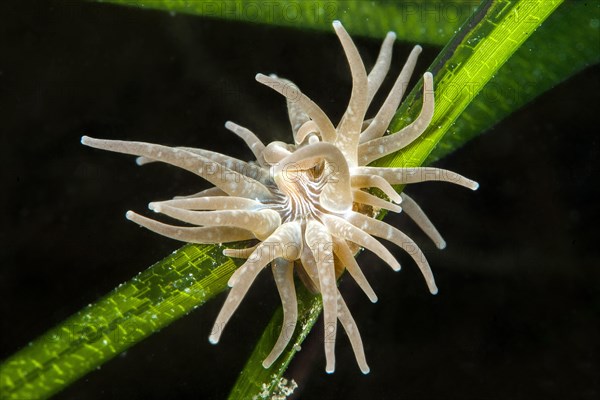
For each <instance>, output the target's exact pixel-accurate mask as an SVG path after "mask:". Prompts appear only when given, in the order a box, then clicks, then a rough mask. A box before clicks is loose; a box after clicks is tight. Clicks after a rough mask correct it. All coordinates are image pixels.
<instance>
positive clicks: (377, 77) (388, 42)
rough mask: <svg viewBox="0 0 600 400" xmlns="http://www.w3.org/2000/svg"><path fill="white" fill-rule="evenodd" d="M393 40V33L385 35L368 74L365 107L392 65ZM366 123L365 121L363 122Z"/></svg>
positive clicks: (394, 38) (394, 36)
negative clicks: (367, 92)
mask: <svg viewBox="0 0 600 400" xmlns="http://www.w3.org/2000/svg"><path fill="white" fill-rule="evenodd" d="M394 40H396V34H395V33H394V32H388V33H387V35H385V39H384V40H383V43H382V44H381V49H380V50H379V55H378V56H377V60H376V61H375V65H374V66H373V69H371V72H369V77H368V80H369V95H368V96H367V107H368V106H369V104H371V101H373V97H375V94H376V93H377V91H378V90H379V88H380V87H381V84H382V83H383V80H384V79H385V76H386V75H387V73H388V71H389V70H390V64H391V63H392V49H393V48H394ZM365 122H366V121H365Z"/></svg>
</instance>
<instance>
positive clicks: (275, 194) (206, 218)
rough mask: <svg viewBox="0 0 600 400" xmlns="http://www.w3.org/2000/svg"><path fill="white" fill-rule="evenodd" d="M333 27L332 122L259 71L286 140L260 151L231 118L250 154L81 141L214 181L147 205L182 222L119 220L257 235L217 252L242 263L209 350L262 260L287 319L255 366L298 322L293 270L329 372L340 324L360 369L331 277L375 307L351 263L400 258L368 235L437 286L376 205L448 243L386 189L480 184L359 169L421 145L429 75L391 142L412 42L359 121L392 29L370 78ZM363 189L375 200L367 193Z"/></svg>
mask: <svg viewBox="0 0 600 400" xmlns="http://www.w3.org/2000/svg"><path fill="white" fill-rule="evenodd" d="M333 28H334V29H335V32H336V34H337V36H338V38H339V40H340V42H341V44H342V47H343V49H344V52H345V54H346V57H347V59H348V63H349V65H350V71H351V74H352V92H351V96H350V101H349V104H348V107H347V108H346V111H345V113H344V115H343V117H342V118H341V120H340V122H339V123H338V124H337V126H336V125H334V124H333V123H332V122H331V120H330V119H329V117H328V116H327V115H326V114H325V113H324V112H323V110H321V108H320V107H319V106H318V105H317V104H315V103H314V102H313V101H312V100H310V99H309V98H308V97H307V96H306V95H305V94H304V93H302V92H301V91H300V89H299V88H298V87H297V86H296V85H295V84H293V83H292V82H290V81H288V80H284V79H281V78H278V77H277V76H274V75H271V76H265V75H262V74H258V75H256V80H257V81H258V82H260V83H262V84H264V85H266V86H269V87H270V88H272V89H274V90H275V91H277V92H279V93H281V94H282V95H283V96H285V97H286V99H287V107H288V113H289V118H290V123H291V126H292V133H293V139H294V142H293V143H292V144H286V143H284V142H272V143H269V144H268V145H264V144H263V143H262V142H261V140H260V139H259V138H258V137H256V135H254V133H252V132H251V131H249V130H248V129H246V128H243V127H241V126H239V125H237V124H235V123H233V122H227V123H225V127H226V128H227V129H228V130H230V131H232V132H233V133H235V134H236V135H238V136H239V137H240V138H242V139H243V140H244V141H245V143H246V144H247V145H248V147H249V148H250V149H251V151H252V152H253V154H254V156H255V157H256V160H255V161H250V162H244V161H241V160H238V159H235V158H232V157H229V156H226V155H223V154H220V153H216V152H212V151H208V150H203V149H196V148H188V147H166V146H161V145H157V144H150V143H142V142H131V141H117V140H102V139H94V138H91V137H87V136H84V137H82V139H81V142H82V143H83V144H85V145H87V146H91V147H95V148H99V149H104V150H110V151H114V152H119V153H125V154H132V155H136V156H139V158H138V159H137V162H138V164H140V165H142V164H146V163H149V162H154V161H161V162H164V163H167V164H172V165H175V166H177V167H180V168H183V169H185V170H188V171H190V172H192V173H194V174H196V175H198V176H200V177H202V178H204V179H206V180H207V181H209V182H210V183H212V184H213V185H214V187H212V188H210V189H207V190H204V191H202V192H200V193H197V194H195V195H192V196H187V197H176V198H174V199H171V200H166V201H158V202H152V203H150V204H149V208H150V209H151V210H153V211H155V212H157V213H162V214H165V215H167V216H169V217H172V218H175V219H177V220H180V221H183V222H185V223H188V224H191V225H192V226H172V225H167V224H165V223H162V222H158V221H155V220H152V219H149V218H146V217H144V216H142V215H139V214H136V213H134V212H133V211H128V212H127V214H126V216H127V218H128V219H130V220H132V221H134V222H136V223H138V224H140V225H142V226H144V227H146V228H148V229H150V230H152V231H154V232H157V233H159V234H161V235H164V236H167V237H170V238H173V239H176V240H180V241H184V242H191V243H226V242H235V241H241V240H247V239H255V240H257V241H258V243H257V244H256V245H254V246H252V247H249V248H243V249H226V250H224V254H225V255H227V256H230V257H239V258H245V259H246V261H245V262H244V264H243V265H242V266H241V267H239V269H237V270H236V271H235V273H234V274H233V275H232V276H231V278H230V279H229V282H228V284H229V286H230V287H231V290H230V292H229V294H228V296H227V299H226V300H225V304H224V305H223V307H222V309H221V311H220V313H219V315H218V317H217V320H216V322H215V326H214V328H213V330H212V333H211V334H210V338H209V340H210V342H211V343H217V342H218V341H219V338H220V335H221V333H222V332H223V328H224V327H225V325H226V324H227V322H228V321H229V319H230V318H231V316H232V314H233V313H234V312H235V310H236V309H237V307H238V306H239V305H240V302H241V301H242V299H243V298H244V296H245V294H246V292H247V291H248V289H249V287H250V285H251V284H252V283H253V281H254V279H255V278H256V276H257V275H258V274H259V273H260V271H262V269H263V268H264V267H265V266H267V265H268V264H271V269H272V272H273V276H274V278H275V283H276V285H277V289H278V291H279V294H280V296H281V302H282V305H283V312H284V321H283V327H285V328H286V329H285V330H284V329H283V328H282V330H281V333H280V335H279V338H278V340H277V342H276V344H275V346H274V347H273V349H272V351H271V353H270V354H269V355H268V356H267V358H266V359H265V360H264V362H263V365H264V366H265V368H267V367H269V366H270V365H271V364H272V363H273V362H274V361H275V360H276V359H277V358H278V357H279V355H280V354H281V353H282V351H283V350H284V348H285V347H286V345H287V344H288V342H289V340H290V336H289V335H287V334H286V332H290V330H289V328H290V327H291V328H294V327H295V325H296V321H297V300H296V292H295V286H294V272H295V273H296V274H297V275H298V276H299V278H300V279H301V280H302V282H303V283H304V284H305V285H306V286H307V287H308V288H309V289H311V290H312V291H314V292H315V293H320V294H321V296H322V299H323V309H324V322H325V339H326V340H325V341H324V343H325V357H326V371H327V372H329V373H331V372H333V371H334V368H335V354H334V347H335V335H336V327H337V320H338V319H339V321H340V323H341V324H342V326H343V327H344V330H345V331H346V334H347V335H348V337H349V339H350V342H351V345H352V348H353V350H354V353H355V356H356V360H357V362H358V365H359V367H360V369H361V371H362V372H363V373H365V374H366V373H368V372H369V367H368V365H367V362H366V358H365V354H364V349H363V344H362V340H361V337H360V333H359V331H358V329H357V327H356V323H355V322H354V319H353V318H352V315H351V314H350V311H349V310H348V307H347V306H346V304H345V302H344V299H343V298H342V296H341V294H340V292H339V290H338V288H337V285H336V282H337V279H338V277H339V276H340V275H341V274H342V272H343V271H344V270H345V269H347V270H348V272H349V273H350V275H351V276H352V277H353V278H354V279H355V280H356V282H357V283H358V285H359V286H360V287H361V288H362V290H363V291H364V292H365V294H366V295H367V296H368V298H369V299H370V300H371V301H372V302H376V301H377V296H376V295H375V293H374V291H373V289H372V288H371V286H370V285H369V283H368V282H367V280H366V279H365V276H364V275H363V273H362V272H361V269H360V267H359V266H358V264H357V262H356V260H355V258H354V256H355V254H356V253H357V252H358V250H360V249H361V248H365V249H368V250H370V251H372V252H374V253H375V254H376V255H378V256H379V257H380V258H381V259H382V260H383V261H385V262H386V263H387V264H389V265H390V266H391V267H392V269H393V270H395V271H398V270H400V264H399V262H398V261H397V260H396V259H395V258H394V256H393V255H392V254H391V253H390V252H389V251H388V250H387V249H386V248H385V247H384V246H383V245H382V244H381V243H380V242H379V241H378V240H376V239H375V238H374V236H376V237H379V238H382V239H386V240H388V241H390V242H392V243H394V244H396V245H398V246H399V247H401V248H402V249H404V250H405V251H407V252H408V253H409V254H410V255H411V256H412V258H413V259H414V261H415V262H416V264H417V266H418V267H419V268H420V270H421V272H422V273H423V276H424V277H425V281H426V282H427V285H428V287H429V290H430V292H431V293H433V294H435V293H437V287H436V285H435V281H434V278H433V274H432V272H431V269H430V267H429V264H428V262H427V260H426V258H425V256H424V255H423V253H422V251H421V250H420V249H419V247H418V246H417V245H416V244H415V243H414V242H413V241H412V240H411V239H410V238H409V237H408V236H407V235H405V234H404V233H402V232H401V231H400V230H398V229H396V228H394V227H393V226H391V225H388V224H386V223H385V222H382V221H380V220H379V219H377V218H376V217H377V215H378V214H379V212H380V211H381V210H388V211H391V212H400V211H401V210H402V209H401V207H400V206H399V205H398V204H400V203H402V205H403V208H404V211H405V212H406V213H407V214H408V215H409V216H410V217H411V218H412V219H413V220H414V221H416V223H417V224H418V225H419V226H420V227H421V228H422V229H423V230H424V231H425V233H426V234H427V235H428V236H429V237H430V238H431V239H432V240H433V241H434V242H435V244H436V245H437V247H438V248H440V249H442V248H444V247H445V242H444V240H443V239H442V237H441V235H440V234H439V232H438V231H437V230H436V229H435V227H434V226H433V224H432V223H431V222H430V221H429V219H428V218H427V217H426V215H425V214H424V213H423V211H422V210H421V208H419V206H418V205H417V204H416V203H415V202H414V201H413V200H412V199H411V198H410V197H408V196H407V195H406V194H404V193H401V194H398V193H397V192H396V191H395V190H394V188H393V187H392V185H396V184H402V185H404V184H410V183H416V182H423V181H432V180H436V181H447V182H452V183H456V184H459V185H461V186H465V187H467V188H470V189H472V190H475V189H477V187H478V184H477V183H476V182H474V181H472V180H470V179H467V178H465V177H463V176H461V175H459V174H456V173H454V172H450V171H447V170H443V169H438V168H418V167H415V168H378V167H369V166H367V165H368V164H369V163H371V162H372V161H374V160H377V159H379V158H381V157H383V156H385V155H387V154H391V153H394V152H397V151H399V150H401V149H403V148H404V147H406V146H407V145H409V144H410V143H411V142H413V141H414V140H415V139H416V138H418V137H419V136H420V135H421V134H422V133H423V132H424V131H425V129H426V128H427V126H428V125H429V123H430V122H431V118H432V116H433V111H434V96H433V75H432V74H431V73H429V72H426V73H425V74H424V75H423V81H424V88H423V106H422V110H421V113H420V115H419V116H418V118H416V119H415V120H414V121H413V122H412V123H411V124H410V125H408V126H407V127H405V128H403V129H401V130H400V131H398V132H394V133H392V134H389V135H385V134H386V130H387V127H388V126H389V124H390V121H391V119H392V117H393V115H394V113H395V112H396V110H397V108H398V105H399V103H400V99H401V98H402V95H403V91H404V89H405V88H406V86H407V83H408V81H409V79H410V76H411V74H412V72H413V70H414V68H415V64H416V61H417V57H418V55H419V53H420V52H421V47H420V46H415V47H414V49H413V50H412V52H411V53H410V55H409V57H408V60H407V61H406V64H405V65H404V67H403V68H402V71H401V72H400V75H399V76H398V78H397V79H396V81H395V83H394V85H393V87H392V89H391V91H390V93H389V95H388V96H387V98H386V99H385V101H384V103H383V105H382V107H381V108H380V109H379V111H378V112H377V113H376V115H375V116H374V117H373V118H371V119H366V118H365V114H366V112H367V108H368V107H369V105H370V103H371V101H372V100H373V97H374V95H375V93H376V92H377V90H378V89H379V87H380V86H381V83H382V82H383V80H384V77H385V76H386V74H387V72H388V70H389V66H390V61H391V54H392V46H393V42H394V39H395V34H394V33H392V32H390V33H388V34H387V36H386V38H385V40H384V41H383V44H382V46H381V50H380V53H379V56H378V58H377V61H376V63H375V66H374V67H373V68H372V70H371V71H370V73H369V74H367V72H366V70H365V66H364V64H363V62H362V59H361V57H360V55H359V53H358V50H357V48H356V46H355V45H354V43H353V42H352V39H351V38H350V36H349V35H348V33H347V32H346V30H345V29H344V28H343V26H342V24H341V23H340V22H339V21H334V22H333ZM371 189H379V191H380V193H382V194H383V195H382V196H381V197H378V196H375V195H374V194H373V193H372V192H370V190H371Z"/></svg>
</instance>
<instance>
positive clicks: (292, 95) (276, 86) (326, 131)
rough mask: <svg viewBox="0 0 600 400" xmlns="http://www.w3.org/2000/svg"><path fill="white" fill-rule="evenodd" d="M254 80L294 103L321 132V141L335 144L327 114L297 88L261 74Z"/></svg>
mask: <svg viewBox="0 0 600 400" xmlns="http://www.w3.org/2000/svg"><path fill="white" fill-rule="evenodd" d="M256 80H257V81H258V82H260V83H262V84H263V85H266V86H268V87H270V88H271V89H273V90H275V91H276V92H279V93H280V94H281V95H283V96H285V97H286V98H287V99H288V100H290V101H294V102H296V103H297V104H298V106H299V107H301V108H302V109H303V110H304V112H305V113H306V114H307V115H308V116H309V117H310V118H311V119H312V120H313V121H315V122H316V124H317V125H318V126H319V131H320V132H321V137H322V138H323V140H324V141H326V142H329V143H333V142H335V138H336V136H337V133H336V131H335V127H334V126H333V124H332V123H331V120H330V119H329V117H328V116H327V114H325V113H324V112H323V110H321V108H320V107H319V106H318V105H317V104H315V102H313V101H312V100H311V99H309V98H308V97H307V96H306V95H305V94H304V93H302V92H301V91H300V89H298V87H297V86H291V85H289V84H288V83H286V82H285V81H283V80H282V79H279V78H273V77H270V76H266V75H263V74H257V75H256Z"/></svg>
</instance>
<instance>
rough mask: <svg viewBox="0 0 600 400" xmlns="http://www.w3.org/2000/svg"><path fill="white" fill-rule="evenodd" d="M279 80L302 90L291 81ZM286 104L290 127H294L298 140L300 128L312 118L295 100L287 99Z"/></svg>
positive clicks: (275, 76)
mask: <svg viewBox="0 0 600 400" xmlns="http://www.w3.org/2000/svg"><path fill="white" fill-rule="evenodd" d="M271 76H272V77H273V78H279V77H278V76H277V75H275V74H271ZM279 80H280V82H282V83H285V84H286V85H287V86H289V87H292V88H295V89H297V90H300V89H298V85H296V84H295V83H294V82H292V81H290V80H289V79H284V78H279ZM285 102H286V104H287V110H288V117H289V119H290V125H291V126H292V134H293V136H294V139H296V134H297V132H298V129H300V127H301V126H302V125H303V124H304V123H305V122H307V121H309V120H310V117H309V116H308V115H307V114H306V112H304V110H303V109H302V107H301V106H300V104H299V103H298V102H297V101H296V100H295V99H290V98H286V99H285ZM295 142H296V143H300V142H298V140H296V141H295Z"/></svg>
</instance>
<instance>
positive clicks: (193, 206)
mask: <svg viewBox="0 0 600 400" xmlns="http://www.w3.org/2000/svg"><path fill="white" fill-rule="evenodd" d="M150 204H152V207H153V208H154V207H156V206H159V207H160V206H161V205H166V206H170V207H176V208H183V209H185V210H257V209H259V208H261V207H262V204H261V203H259V202H258V201H255V200H251V199H246V198H244V197H233V196H209V197H189V198H185V199H173V200H165V201H154V202H152V203H150Z"/></svg>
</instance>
